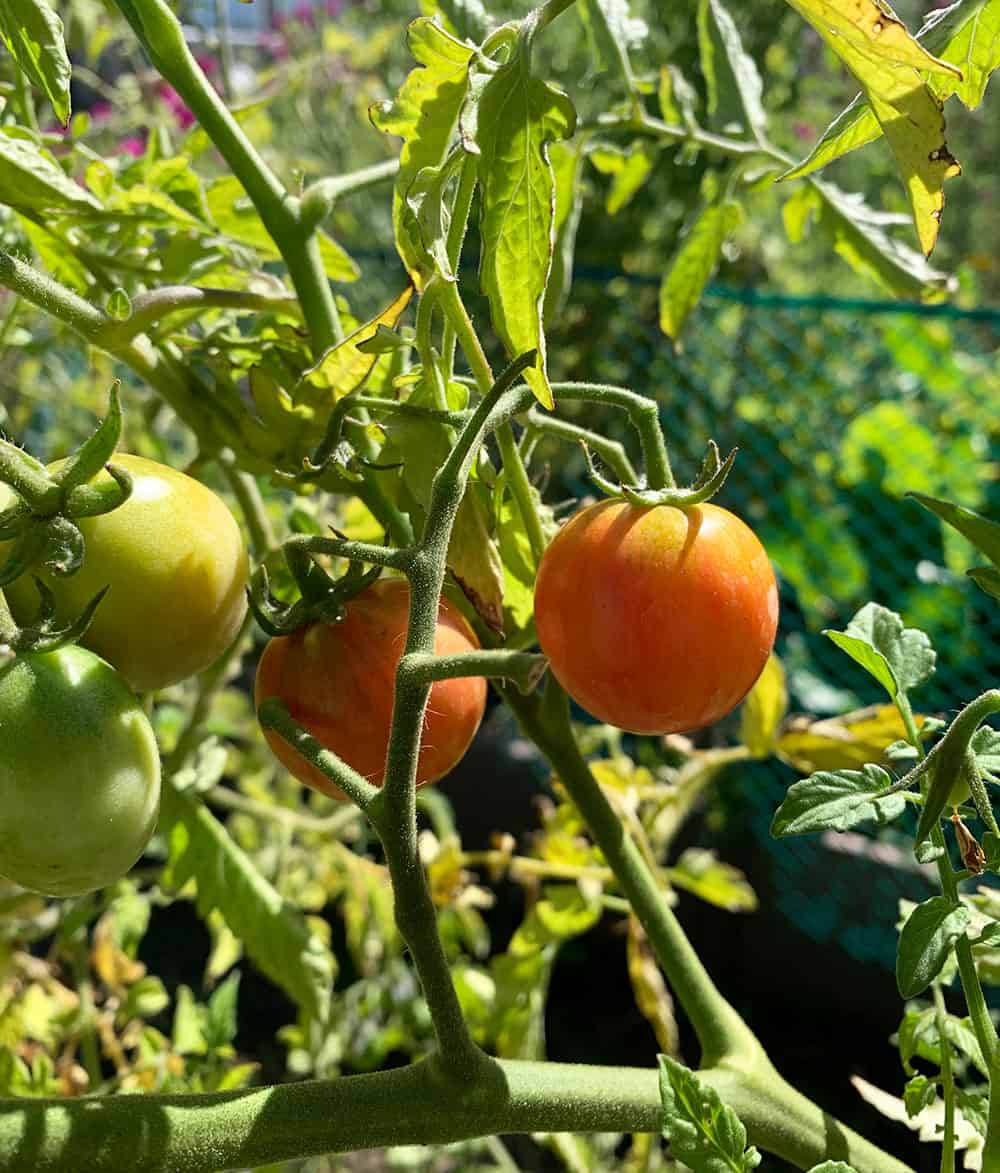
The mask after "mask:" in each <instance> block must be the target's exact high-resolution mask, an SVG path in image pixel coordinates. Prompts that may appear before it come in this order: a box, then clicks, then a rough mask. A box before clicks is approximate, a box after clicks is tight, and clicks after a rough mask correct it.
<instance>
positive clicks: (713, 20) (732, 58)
mask: <svg viewBox="0 0 1000 1173" xmlns="http://www.w3.org/2000/svg"><path fill="white" fill-rule="evenodd" d="M698 45H699V51H700V54H701V66H702V73H703V75H704V77H705V83H706V86H707V88H708V110H709V113H710V114H714V115H716V116H717V119H718V121H719V122H720V123H722V124H723V125H728V124H729V123H730V122H732V121H734V120H738V121H739V122H741V123H743V124H744V125H746V127H747V129H748V130H749V131H750V132H751V134H753V136H754V138H756V139H757V141H758V142H765V141H766V137H767V114H766V113H765V112H764V105H763V101H762V98H763V94H764V83H763V82H762V81H761V77H760V72H759V71H758V69H757V65H756V63H755V62H754V59H753V58H752V57H751V56H750V54H749V53H747V51H746V50H745V49H744V48H743V41H742V39H741V37H740V34H739V30H738V29H737V27H736V22H735V21H734V20H733V18H732V15H731V14H730V12H729V10H728V9H727V8H726V7H725V5H724V4H723V3H722V0H700V3H699V5H698Z"/></svg>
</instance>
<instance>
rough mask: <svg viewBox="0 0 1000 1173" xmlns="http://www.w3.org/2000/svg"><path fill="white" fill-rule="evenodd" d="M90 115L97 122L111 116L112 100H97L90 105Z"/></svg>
mask: <svg viewBox="0 0 1000 1173" xmlns="http://www.w3.org/2000/svg"><path fill="white" fill-rule="evenodd" d="M90 117H91V118H93V120H94V121H95V122H104V121H105V120H106V119H108V118H110V117H111V103H110V102H95V103H94V104H93V106H91V107H90Z"/></svg>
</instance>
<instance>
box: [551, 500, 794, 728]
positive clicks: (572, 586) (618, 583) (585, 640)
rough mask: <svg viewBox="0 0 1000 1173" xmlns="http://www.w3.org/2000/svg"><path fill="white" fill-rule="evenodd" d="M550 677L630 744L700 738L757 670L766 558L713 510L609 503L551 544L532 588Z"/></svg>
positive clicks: (774, 609) (767, 617) (765, 641)
mask: <svg viewBox="0 0 1000 1173" xmlns="http://www.w3.org/2000/svg"><path fill="white" fill-rule="evenodd" d="M535 625H536V627H537V630H538V639H539V643H540V644H541V647H542V651H543V652H544V653H545V655H546V656H547V657H548V658H549V663H550V670H551V671H552V672H553V673H554V675H555V677H556V679H557V680H558V681H559V683H560V684H561V685H562V686H563V688H565V689H566V691H567V692H568V693H569V695H570V696H571V697H572V698H573V699H574V700H575V701H577V703H578V704H580V705H581V706H582V707H583V708H584V709H586V710H587V712H589V713H591V714H592V715H593V716H594V717H597V718H598V719H599V720H601V721H604V722H606V723H608V724H611V725H616V726H618V727H619V728H620V729H624V730H627V731H628V732H631V733H645V734H665V733H680V732H686V731H690V730H693V729H700V728H702V727H703V726H705V725H710V724H712V723H713V722H714V721H718V720H719V719H720V718H721V717H723V716H725V715H726V713H728V712H730V711H731V710H732V709H733V708H735V707H736V705H738V704H739V702H740V701H741V700H742V699H743V697H744V696H746V694H747V693H748V692H749V691H750V689H751V688H752V687H753V684H754V682H755V681H756V679H757V677H758V676H759V675H760V673H761V672H762V671H763V669H764V665H765V663H766V662H767V657H768V655H769V654H770V651H771V648H772V646H773V644H774V637H775V633H776V631H777V626H778V589H777V584H776V583H775V579H774V573H773V571H772V569H771V564H770V562H769V561H768V558H767V553H766V551H765V550H764V547H763V546H762V545H761V544H760V542H759V541H758V539H757V537H756V535H755V534H754V533H753V531H752V530H751V529H750V528H749V527H748V526H747V525H745V524H744V522H742V521H741V520H740V519H739V518H738V517H736V516H735V515H734V514H732V513H729V512H728V511H727V510H725V509H722V508H720V507H719V506H717V505H711V504H706V505H698V506H694V507H692V508H689V509H678V508H675V507H673V506H667V505H657V506H635V505H632V504H630V503H628V502H625V501H618V500H607V501H600V502H598V503H597V504H596V505H591V506H588V507H586V508H584V509H582V510H581V511H580V512H579V513H577V514H576V515H575V516H574V517H572V518H571V519H570V521H569V522H567V524H566V525H565V526H563V528H562V529H561V530H560V531H559V532H558V533H557V534H556V536H555V538H554V539H553V541H552V542H551V544H550V545H549V546H548V548H547V549H546V551H545V554H544V555H543V557H542V562H541V565H540V567H539V571H538V580H537V582H536V585H535Z"/></svg>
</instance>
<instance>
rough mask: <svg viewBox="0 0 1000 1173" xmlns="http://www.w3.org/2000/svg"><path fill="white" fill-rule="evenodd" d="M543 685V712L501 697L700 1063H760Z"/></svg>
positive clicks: (564, 709)
mask: <svg viewBox="0 0 1000 1173" xmlns="http://www.w3.org/2000/svg"><path fill="white" fill-rule="evenodd" d="M545 687H546V701H545V706H544V710H543V709H542V706H540V705H539V704H538V703H537V701H536V700H535V699H534V698H523V697H518V696H516V695H515V694H514V693H513V692H512V691H511V690H509V689H508V690H506V691H505V692H504V698H505V700H506V701H507V703H508V704H509V705H510V707H511V708H512V709H513V710H514V712H515V714H516V715H517V718H518V721H519V722H520V724H521V726H522V728H523V729H524V731H525V733H527V734H528V736H529V737H530V738H531V739H532V741H534V742H535V744H536V745H537V746H538V747H539V748H540V749H541V751H542V752H543V753H544V754H545V756H546V757H547V758H548V759H549V761H550V762H551V763H552V766H553V768H554V769H555V771H556V773H557V775H558V776H559V780H560V781H561V782H562V784H563V785H564V786H565V787H566V790H567V792H568V793H569V796H570V798H572V800H573V802H574V803H575V804H576V806H577V807H578V808H579V810H580V813H581V815H582V816H583V818H584V821H585V822H586V824H587V826H588V828H589V829H590V833H591V835H593V837H594V841H595V842H596V843H597V845H598V847H600V849H601V852H602V854H603V855H604V858H605V859H606V860H607V861H608V865H609V866H610V867H611V869H612V871H613V872H614V873H615V875H616V876H617V878H618V883H619V885H620V886H621V889H622V891H623V892H624V893H625V895H626V896H627V897H628V899H629V902H630V903H631V905H632V907H633V909H634V910H635V915H636V916H637V917H638V919H639V921H640V922H641V923H642V926H643V928H644V929H645V930H646V935H647V936H648V937H649V940H650V944H651V945H652V947H653V951H654V953H655V954H656V958H657V960H658V961H659V963H660V965H661V966H662V967H663V970H664V973H665V974H666V976H667V981H668V982H669V983H670V986H671V988H672V990H673V992H674V993H675V994H676V996H677V998H678V999H679V1001H680V1003H681V1005H682V1006H683V1007H684V1010H685V1013H686V1014H687V1016H688V1018H689V1019H690V1020H691V1025H692V1026H693V1027H694V1030H695V1033H696V1034H697V1036H698V1042H699V1043H700V1044H701V1048H702V1060H701V1064H702V1066H703V1067H711V1066H713V1065H715V1064H717V1063H719V1062H721V1061H723V1060H725V1061H726V1062H727V1063H730V1064H734V1065H738V1066H741V1067H744V1068H747V1069H750V1068H752V1067H753V1066H754V1065H756V1064H757V1063H759V1061H760V1060H761V1058H762V1051H761V1047H760V1044H759V1043H758V1042H757V1040H756V1038H755V1037H754V1035H753V1033H752V1032H751V1031H750V1029H749V1027H748V1026H747V1025H746V1023H745V1022H744V1021H743V1020H742V1018H740V1016H739V1015H738V1014H737V1013H736V1011H735V1010H734V1009H733V1007H732V1006H731V1005H730V1004H729V1003H728V1002H727V1001H726V1000H725V998H723V996H722V995H721V994H720V993H719V991H718V990H717V989H716V987H715V985H714V983H713V982H712V979H711V978H710V977H709V975H708V972H707V970H706V969H705V967H704V966H703V965H702V963H701V961H700V959H699V957H698V955H697V953H695V951H694V949H693V948H692V946H691V943H690V942H689V941H688V939H687V937H686V936H685V934H684V930H683V929H682V928H681V926H680V924H679V922H678V920H677V918H676V917H675V916H674V914H673V912H672V911H671V909H670V907H669V905H668V904H667V901H666V899H665V895H666V894H665V891H664V890H663V889H662V888H661V887H660V885H659V884H658V882H657V880H656V877H655V876H654V875H653V873H652V872H651V870H650V868H649V867H648V865H647V863H646V861H645V859H644V858H643V855H642V853H641V852H640V850H639V848H638V846H637V845H636V843H635V842H634V841H633V839H632V838H631V837H630V836H629V834H628V833H627V831H626V830H625V828H624V826H623V825H622V822H621V819H619V817H618V815H617V814H616V813H615V810H614V808H613V807H612V806H611V804H610V803H609V802H608V800H607V798H606V797H605V796H604V792H603V791H602V790H601V787H600V784H599V783H598V782H597V780H596V779H595V778H594V775H593V774H592V773H591V771H590V768H589V766H588V765H587V763H586V761H585V760H584V758H583V756H582V755H581V754H580V751H579V749H578V747H577V744H576V739H575V737H574V736H573V730H572V726H571V725H570V720H569V706H568V704H567V702H566V697H565V693H563V692H562V690H561V689H560V688H559V685H558V684H557V683H556V681H555V680H554V679H553V678H552V677H551V676H550V677H549V679H548V683H547V684H546V686H545ZM550 690H555V691H554V692H553V691H550Z"/></svg>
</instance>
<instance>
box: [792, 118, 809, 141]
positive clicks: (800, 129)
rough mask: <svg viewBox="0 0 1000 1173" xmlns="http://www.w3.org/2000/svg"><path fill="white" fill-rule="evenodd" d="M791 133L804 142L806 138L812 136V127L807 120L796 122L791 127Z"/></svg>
mask: <svg viewBox="0 0 1000 1173" xmlns="http://www.w3.org/2000/svg"><path fill="white" fill-rule="evenodd" d="M793 133H794V134H795V137H796V138H797V139H799V140H800V141H802V142H806V141H807V140H808V139H811V138H812V136H813V128H812V127H811V126H810V125H809V123H808V122H796V124H795V126H794V127H793Z"/></svg>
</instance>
